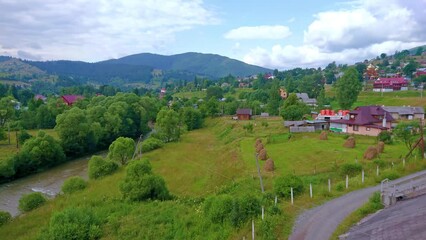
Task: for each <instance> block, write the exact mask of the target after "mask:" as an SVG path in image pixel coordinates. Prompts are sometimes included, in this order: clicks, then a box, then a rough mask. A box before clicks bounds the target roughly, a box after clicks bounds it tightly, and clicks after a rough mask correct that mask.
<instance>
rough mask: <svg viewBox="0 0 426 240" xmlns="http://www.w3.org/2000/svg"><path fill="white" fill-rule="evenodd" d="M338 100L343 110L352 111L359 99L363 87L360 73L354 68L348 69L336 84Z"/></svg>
mask: <svg viewBox="0 0 426 240" xmlns="http://www.w3.org/2000/svg"><path fill="white" fill-rule="evenodd" d="M335 88H336V99H337V102H338V103H339V106H340V107H341V108H342V109H350V108H351V106H352V104H354V103H355V102H356V100H357V98H358V95H359V92H360V91H361V88H362V85H361V83H360V81H359V76H358V71H357V70H356V69H355V68H354V67H350V68H348V69H347V70H346V71H345V72H344V74H343V76H342V77H341V78H339V79H338V80H337V82H336V84H335Z"/></svg>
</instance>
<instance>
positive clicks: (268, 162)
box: [263, 158, 275, 172]
mask: <svg viewBox="0 0 426 240" xmlns="http://www.w3.org/2000/svg"><path fill="white" fill-rule="evenodd" d="M263 169H264V170H265V171H267V172H272V171H274V170H275V165H274V161H273V160H272V159H270V158H269V159H268V160H266V162H265V166H263Z"/></svg>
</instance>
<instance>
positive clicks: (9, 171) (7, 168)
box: [0, 157, 15, 179]
mask: <svg viewBox="0 0 426 240" xmlns="http://www.w3.org/2000/svg"><path fill="white" fill-rule="evenodd" d="M14 174H15V162H14V158H13V157H11V158H9V159H7V160H2V161H0V179H1V178H9V177H11V176H13V175H14Z"/></svg>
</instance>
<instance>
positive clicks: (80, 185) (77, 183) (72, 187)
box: [61, 177, 87, 194]
mask: <svg viewBox="0 0 426 240" xmlns="http://www.w3.org/2000/svg"><path fill="white" fill-rule="evenodd" d="M86 187H87V182H86V181H85V180H84V179H83V178H81V177H70V178H68V179H67V180H65V181H64V184H62V187H61V190H62V192H63V193H65V194H71V193H74V192H78V191H81V190H83V189H85V188H86Z"/></svg>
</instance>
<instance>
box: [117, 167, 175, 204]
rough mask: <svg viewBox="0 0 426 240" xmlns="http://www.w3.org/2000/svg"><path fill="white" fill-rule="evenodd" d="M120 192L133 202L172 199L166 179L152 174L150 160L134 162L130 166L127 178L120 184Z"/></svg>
mask: <svg viewBox="0 0 426 240" xmlns="http://www.w3.org/2000/svg"><path fill="white" fill-rule="evenodd" d="M120 191H121V193H122V194H123V197H124V198H125V199H128V200H131V201H143V200H147V199H151V200H156V199H159V200H167V199H169V198H170V194H169V190H168V189H167V187H166V183H165V182H164V179H163V178H162V177H160V176H157V175H154V174H153V173H152V167H151V164H150V163H149V161H148V160H143V161H142V160H138V161H133V162H131V163H130V164H129V166H128V167H127V174H126V177H125V178H124V181H123V182H121V184H120Z"/></svg>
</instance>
